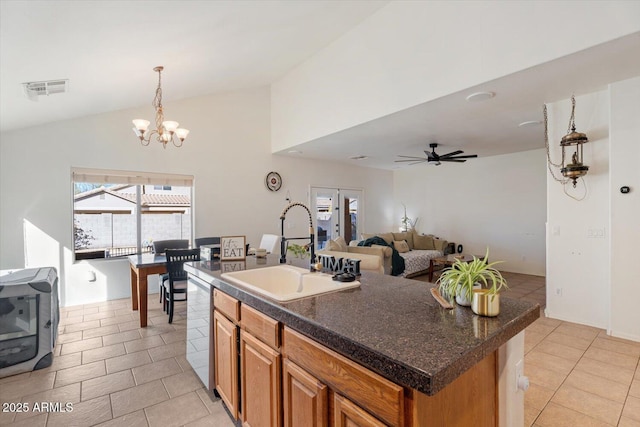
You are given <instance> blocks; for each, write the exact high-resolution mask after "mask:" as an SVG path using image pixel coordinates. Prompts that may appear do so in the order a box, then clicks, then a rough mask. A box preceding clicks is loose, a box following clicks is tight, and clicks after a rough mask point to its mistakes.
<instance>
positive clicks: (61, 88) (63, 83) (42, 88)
mask: <svg viewBox="0 0 640 427" xmlns="http://www.w3.org/2000/svg"><path fill="white" fill-rule="evenodd" d="M22 88H23V89H24V94H25V95H26V96H27V98H29V99H30V100H32V101H37V100H38V97H39V96H42V95H47V96H49V95H53V94H56V93H65V92H67V91H68V90H69V79H63V80H48V81H43V82H28V83H22Z"/></svg>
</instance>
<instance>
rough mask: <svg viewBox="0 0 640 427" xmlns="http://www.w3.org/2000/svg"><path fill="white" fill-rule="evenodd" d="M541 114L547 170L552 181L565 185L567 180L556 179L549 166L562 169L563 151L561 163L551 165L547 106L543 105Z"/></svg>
mask: <svg viewBox="0 0 640 427" xmlns="http://www.w3.org/2000/svg"><path fill="white" fill-rule="evenodd" d="M542 113H543V115H544V146H545V148H546V150H547V168H548V169H549V173H550V174H551V176H552V177H553V179H555V180H556V181H558V182H560V183H562V184H566V183H567V182H568V180H567V179H561V178H558V177H557V176H556V174H555V173H554V171H553V169H552V168H551V166H554V167H556V168H563V167H564V150H562V163H560V164H556V163H553V162H552V161H551V153H550V149H549V120H548V116H547V104H544V106H543V108H542Z"/></svg>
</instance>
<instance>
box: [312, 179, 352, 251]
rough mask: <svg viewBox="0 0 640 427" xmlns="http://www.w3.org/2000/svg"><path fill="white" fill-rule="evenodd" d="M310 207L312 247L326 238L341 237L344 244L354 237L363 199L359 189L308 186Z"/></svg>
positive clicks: (324, 244)
mask: <svg viewBox="0 0 640 427" xmlns="http://www.w3.org/2000/svg"><path fill="white" fill-rule="evenodd" d="M310 194H311V210H312V212H313V215H314V217H315V218H314V219H315V223H316V236H317V238H316V248H317V249H323V248H324V247H325V246H326V244H327V241H328V240H331V239H335V238H336V237H338V236H342V237H344V240H346V242H347V244H348V243H349V242H350V241H351V240H358V235H359V233H360V229H361V224H362V218H363V217H362V215H363V208H364V203H363V200H362V190H353V189H344V188H326V187H311V193H310Z"/></svg>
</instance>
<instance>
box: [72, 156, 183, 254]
mask: <svg viewBox="0 0 640 427" xmlns="http://www.w3.org/2000/svg"><path fill="white" fill-rule="evenodd" d="M194 181H195V180H194V177H193V175H178V174H166V173H156V172H140V171H122V170H109V169H94V168H76V167H72V168H71V179H70V182H71V240H72V243H71V252H72V254H73V262H74V263H75V262H79V261H82V260H91V261H107V260H118V259H124V258H126V257H127V256H129V255H120V256H112V257H96V258H92V257H81V258H78V257H77V254H76V250H77V249H76V236H75V230H76V228H75V224H76V209H75V208H76V206H75V202H76V201H75V184H76V183H81V182H86V183H92V184H127V185H131V186H132V187H134V188H135V192H136V201H135V212H136V254H130V255H140V254H142V243H143V242H142V226H143V224H142V209H141V207H142V191H141V188H142V186H143V185H152V186H154V187H155V186H156V185H160V186H163V188H164V187H166V186H169V187H174V186H177V187H188V188H189V189H190V191H189V198H190V204H189V211H190V224H189V225H190V230H189V237H188V239H189V241H190V242H193V236H194V230H195V226H194V221H195V215H194V212H193V206H194V194H195V192H194Z"/></svg>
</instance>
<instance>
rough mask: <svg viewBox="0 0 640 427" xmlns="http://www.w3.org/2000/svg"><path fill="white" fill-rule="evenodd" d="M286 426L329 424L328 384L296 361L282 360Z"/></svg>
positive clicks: (310, 426) (322, 425)
mask: <svg viewBox="0 0 640 427" xmlns="http://www.w3.org/2000/svg"><path fill="white" fill-rule="evenodd" d="M282 365H283V366H282V388H283V390H282V394H283V402H284V403H283V405H284V427H297V426H308V427H324V426H326V425H327V422H328V421H327V420H328V415H329V409H328V400H327V399H328V397H327V396H328V391H327V386H326V385H324V384H322V383H321V382H320V381H318V379H316V378H314V377H313V376H311V375H310V374H309V373H307V372H305V371H304V370H303V369H302V368H300V367H299V366H298V365H296V364H295V363H293V362H291V361H290V360H287V359H285V360H284V361H283V362H282Z"/></svg>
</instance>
